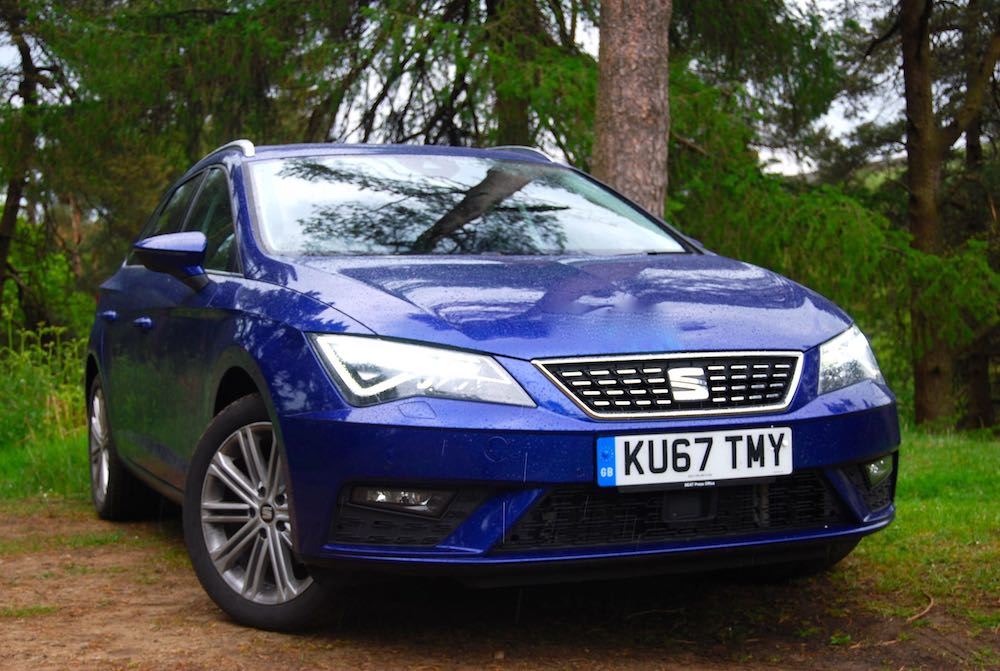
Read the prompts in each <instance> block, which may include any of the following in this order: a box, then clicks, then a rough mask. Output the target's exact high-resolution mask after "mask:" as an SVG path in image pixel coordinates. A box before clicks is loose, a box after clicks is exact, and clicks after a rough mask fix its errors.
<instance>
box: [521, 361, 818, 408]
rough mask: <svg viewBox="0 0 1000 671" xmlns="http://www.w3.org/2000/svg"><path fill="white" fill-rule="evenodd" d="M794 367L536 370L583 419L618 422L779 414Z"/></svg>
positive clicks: (555, 364) (583, 364)
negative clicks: (669, 417) (563, 393)
mask: <svg viewBox="0 0 1000 671" xmlns="http://www.w3.org/2000/svg"><path fill="white" fill-rule="evenodd" d="M801 361H802V355H801V354H799V353H797V352H771V353H753V352H726V353H716V354H659V355H644V356H631V357H624V356H623V357H603V358H600V359H550V360H543V361H536V362H535V364H536V365H537V366H538V367H539V368H540V369H541V370H542V371H543V372H544V373H545V374H546V376H548V378H549V379H550V380H552V381H553V382H554V383H555V384H556V385H557V386H558V387H559V388H560V389H562V390H563V392H565V393H566V395H567V396H569V397H570V398H571V399H572V400H573V401H574V402H576V404H577V405H579V406H580V407H581V408H582V409H583V410H584V411H586V412H587V414H589V415H590V416H592V417H596V418H599V419H620V418H626V417H667V416H676V415H707V414H722V413H726V414H735V413H746V412H761V411H773V410H782V409H784V408H786V407H787V406H788V404H789V403H790V402H791V400H792V396H793V394H794V393H795V385H796V383H797V381H798V377H799V368H800V366H801Z"/></svg>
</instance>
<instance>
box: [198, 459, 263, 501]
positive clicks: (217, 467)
mask: <svg viewBox="0 0 1000 671" xmlns="http://www.w3.org/2000/svg"><path fill="white" fill-rule="evenodd" d="M208 473H209V475H212V476H213V477H215V478H216V479H218V480H219V481H220V482H221V483H222V484H224V485H225V486H226V487H227V488H228V489H229V491H231V492H232V493H233V494H235V495H236V496H238V497H240V498H241V499H243V500H244V501H246V502H247V503H248V504H249V505H251V506H257V504H258V503H259V497H258V496H257V488H256V487H254V486H253V485H252V484H251V483H250V482H249V481H248V480H247V477H246V475H244V474H243V473H242V472H241V471H240V469H238V468H237V467H236V464H234V463H233V461H232V459H230V458H229V457H227V456H226V455H224V454H223V453H222V452H216V453H215V456H214V457H213V458H212V465H211V466H210V467H209V469H208Z"/></svg>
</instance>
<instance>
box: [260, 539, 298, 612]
mask: <svg viewBox="0 0 1000 671" xmlns="http://www.w3.org/2000/svg"><path fill="white" fill-rule="evenodd" d="M267 540H268V543H269V544H270V546H271V548H270V550H271V565H272V567H273V568H274V583H275V585H276V586H277V588H278V592H279V593H280V594H281V599H282V600H283V601H284V600H287V599H289V598H291V597H292V596H295V595H296V594H297V593H298V590H297V589H296V586H295V570H294V568H293V566H292V554H291V550H290V549H289V548H288V547H285V545H284V544H283V543H282V542H281V539H280V538H279V537H278V533H277V531H275V530H274V529H273V528H270V529H268V533H267Z"/></svg>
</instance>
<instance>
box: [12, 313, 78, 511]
mask: <svg viewBox="0 0 1000 671" xmlns="http://www.w3.org/2000/svg"><path fill="white" fill-rule="evenodd" d="M83 352H84V343H83V342H82V341H80V340H63V337H62V331H61V330H59V329H51V328H50V329H42V330H40V331H32V332H25V331H14V330H13V329H11V328H9V327H8V328H7V329H6V332H5V333H4V334H3V336H0V398H2V399H3V404H2V406H0V499H8V500H9V499H18V498H24V497H27V496H34V495H40V494H41V495H52V494H55V495H58V496H60V497H65V498H72V497H77V496H84V495H85V494H86V490H87V478H88V476H87V451H86V419H85V412H84V407H83V392H82V388H83Z"/></svg>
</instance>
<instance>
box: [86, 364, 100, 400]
mask: <svg viewBox="0 0 1000 671" xmlns="http://www.w3.org/2000/svg"><path fill="white" fill-rule="evenodd" d="M84 371H85V372H84V378H83V395H84V397H85V398H87V402H88V403H89V402H90V399H89V395H90V386H91V385H92V384H94V380H95V379H97V376H98V375H100V374H101V371H100V369H99V368H98V367H97V357H96V356H94V354H93V353H89V354H87V363H86V367H85V369H84Z"/></svg>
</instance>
